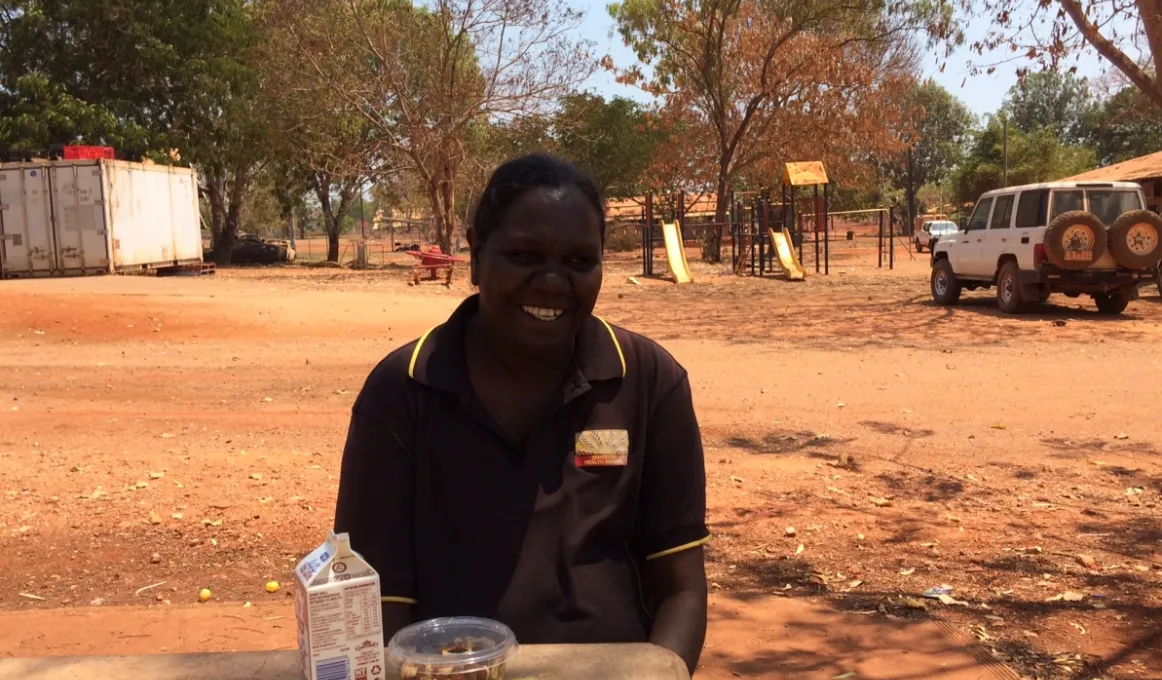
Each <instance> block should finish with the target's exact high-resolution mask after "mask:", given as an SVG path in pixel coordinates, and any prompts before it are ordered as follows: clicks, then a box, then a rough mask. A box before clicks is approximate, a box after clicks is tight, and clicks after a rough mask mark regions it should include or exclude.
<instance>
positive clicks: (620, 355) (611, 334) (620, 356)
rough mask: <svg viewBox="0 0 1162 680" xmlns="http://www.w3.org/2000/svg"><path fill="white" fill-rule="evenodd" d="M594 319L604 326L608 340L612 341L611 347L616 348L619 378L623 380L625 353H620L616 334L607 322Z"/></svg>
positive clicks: (598, 317)
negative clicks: (619, 363)
mask: <svg viewBox="0 0 1162 680" xmlns="http://www.w3.org/2000/svg"><path fill="white" fill-rule="evenodd" d="M594 318H596V319H597V320H598V321H600V322H601V324H602V325H603V326H605V330H607V331H609V338H610V339H611V340H613V346H614V347H616V348H617V358H618V359H621V377H623V378H624V377H625V374H626V368H625V352H623V351H621V343H620V342H618V341H617V334H616V333H614V332H613V326H610V325H609V322H608V321H606V320H605V319H602V318H601V317H600V316H595V317H594Z"/></svg>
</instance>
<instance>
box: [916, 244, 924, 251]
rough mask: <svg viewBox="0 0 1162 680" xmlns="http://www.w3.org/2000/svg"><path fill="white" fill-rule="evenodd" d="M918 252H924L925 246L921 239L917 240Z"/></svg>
mask: <svg viewBox="0 0 1162 680" xmlns="http://www.w3.org/2000/svg"><path fill="white" fill-rule="evenodd" d="M916 252H917V253H922V252H924V246H922V245H920V242H919V241H916Z"/></svg>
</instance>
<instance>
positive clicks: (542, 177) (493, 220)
mask: <svg viewBox="0 0 1162 680" xmlns="http://www.w3.org/2000/svg"><path fill="white" fill-rule="evenodd" d="M541 187H545V188H549V189H563V188H565V187H573V188H575V189H577V191H580V192H581V195H582V196H584V197H585V198H586V200H588V201H589V202H590V203H591V204H592V205H593V210H595V211H596V212H597V221H598V225H599V228H600V229H601V242H602V243H604V242H605V204H604V202H603V201H602V200H601V192H599V191H598V190H597V183H596V182H594V181H593V178H592V177H590V176H589V174H588V173H586V172H585V171H583V170H581V169H580V168H578V167H577V166H575V165H573V164H572V163H570V162H568V161H566V160H564V159H561V158H558V157H556V156H551V155H549V154H544V153H536V154H530V155H528V156H519V157H517V158H513V159H512V160H509V161H507V162H505V163H504V164H503V165H501V166H500V167H499V168H497V169H496V170H495V171H494V172H493V173H492V177H490V178H489V179H488V186H487V187H485V188H484V193H483V194H481V196H480V202H479V203H477V204H476V213H475V215H473V218H472V228H473V230H475V232H476V238H477V239H478V240H479V242H481V243H483V242H484V241H486V240H488V237H489V236H491V235H492V234H493V232H495V231H496V230H497V228H499V227H500V222H501V220H502V219H503V218H504V213H505V211H506V210H508V209H509V207H510V206H512V204H513V203H514V202H516V199H517V198H519V197H520V195H521V194H523V193H525V192H526V191H529V190H531V189H537V188H541Z"/></svg>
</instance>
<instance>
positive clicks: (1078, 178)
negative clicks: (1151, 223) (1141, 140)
mask: <svg viewBox="0 0 1162 680" xmlns="http://www.w3.org/2000/svg"><path fill="white" fill-rule="evenodd" d="M1062 181H1066V182H1137V183H1138V184H1141V185H1142V193H1144V194H1145V195H1146V207H1147V208H1149V209H1150V210H1153V211H1154V212H1162V210H1160V208H1162V151H1159V152H1158V153H1152V154H1150V155H1148V156H1139V157H1137V158H1131V159H1130V160H1128V161H1122V162H1121V163H1114V164H1113V165H1107V166H1106V167H1104V168H1098V169H1097V170H1090V171H1089V172H1083V173H1081V174H1080V175H1074V176H1073V177H1065V178H1063V180H1062Z"/></svg>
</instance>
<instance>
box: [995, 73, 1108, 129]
mask: <svg viewBox="0 0 1162 680" xmlns="http://www.w3.org/2000/svg"><path fill="white" fill-rule="evenodd" d="M1002 110H1003V111H1004V114H1005V115H1006V116H1008V119H1009V124H1010V125H1011V126H1015V127H1016V128H1017V129H1018V130H1021V131H1022V132H1035V131H1037V130H1040V129H1042V128H1046V129H1049V130H1052V131H1053V132H1054V133H1055V134H1056V135H1057V136H1058V138H1059V139H1061V141H1062V142H1063V143H1065V144H1086V143H1089V142H1090V141H1091V140H1092V138H1093V128H1094V123H1095V117H1096V115H1097V111H1098V104H1097V101H1096V100H1095V98H1094V96H1093V94H1092V93H1091V92H1090V90H1089V81H1087V80H1086V79H1085V78H1078V77H1077V76H1075V75H1073V74H1072V73H1058V72H1055V71H1041V72H1038V73H1030V74H1027V75H1026V76H1025V77H1024V78H1021V79H1020V80H1018V81H1017V84H1016V85H1013V86H1012V87H1011V88H1010V89H1009V93H1008V95H1007V96H1006V97H1005V102H1004V104H1003V105H1002Z"/></svg>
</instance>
